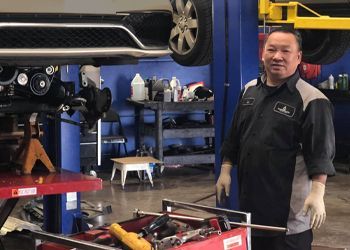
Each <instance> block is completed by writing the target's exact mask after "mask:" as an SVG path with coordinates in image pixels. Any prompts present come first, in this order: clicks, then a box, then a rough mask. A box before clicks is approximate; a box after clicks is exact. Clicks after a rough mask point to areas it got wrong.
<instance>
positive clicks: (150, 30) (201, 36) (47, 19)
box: [0, 0, 211, 66]
mask: <svg viewBox="0 0 350 250" xmlns="http://www.w3.org/2000/svg"><path fill="white" fill-rule="evenodd" d="M0 27H1V28H0V37H1V39H0V64H1V65H24V66H28V65H31V66H33V65H48V64H55V65H58V64H73V63H74V64H93V65H96V64H97V65H101V64H119V63H133V62H135V61H136V60H137V59H139V58H143V57H148V58H149V57H160V56H164V55H169V54H172V56H173V58H174V60H175V61H177V62H178V63H179V64H182V65H187V66H191V65H204V64H208V63H209V62H210V60H211V1H209V0H201V1H199V0H173V1H169V0H143V1H140V0H98V1H97V0H30V1H28V0H2V1H1V8H0ZM169 46H170V49H169Z"/></svg>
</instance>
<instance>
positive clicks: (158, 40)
mask: <svg viewBox="0 0 350 250" xmlns="http://www.w3.org/2000/svg"><path fill="white" fill-rule="evenodd" d="M123 23H124V24H126V25H127V26H130V27H132V29H133V31H134V32H135V34H136V36H137V37H139V38H140V40H141V41H142V43H143V44H145V45H148V46H150V45H158V46H164V45H167V44H168V42H169V36H170V30H171V28H172V16H171V15H170V14H166V13H153V14H152V15H150V14H133V15H130V16H127V17H125V19H124V20H123Z"/></svg>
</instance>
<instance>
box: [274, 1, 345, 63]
mask: <svg viewBox="0 0 350 250" xmlns="http://www.w3.org/2000/svg"><path fill="white" fill-rule="evenodd" d="M272 2H275V3H287V2H290V1H288V0H274V1H272ZM295 2H299V3H301V4H304V5H305V6H307V7H308V8H310V9H311V10H313V11H316V12H317V13H319V14H321V15H325V16H330V17H349V23H350V1H349V0H296V1H295ZM298 14H300V15H301V16H313V13H311V12H309V11H307V10H305V9H303V8H300V13H298ZM349 28H350V25H349ZM299 31H300V33H301V36H302V39H303V61H305V62H309V63H314V64H330V63H334V62H336V61H337V60H338V59H340V58H341V57H342V56H343V55H344V54H345V53H346V52H347V50H348V48H349V47H350V30H327V29H307V30H299Z"/></svg>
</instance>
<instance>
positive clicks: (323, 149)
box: [222, 72, 335, 234]
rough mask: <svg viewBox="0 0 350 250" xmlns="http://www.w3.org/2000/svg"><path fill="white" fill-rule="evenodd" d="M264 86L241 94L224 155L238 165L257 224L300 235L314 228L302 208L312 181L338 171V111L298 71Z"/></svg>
mask: <svg viewBox="0 0 350 250" xmlns="http://www.w3.org/2000/svg"><path fill="white" fill-rule="evenodd" d="M264 82H265V77H264V76H262V77H261V78H258V79H256V80H253V81H251V82H249V83H248V84H247V85H246V86H245V88H244V90H243V91H242V93H241V95H240V99H239V103H238V106H237V108H236V111H235V114H234V118H233V122H232V126H231V129H230V132H229V134H228V136H227V137H226V139H225V141H224V143H223V146H222V156H223V157H226V158H228V159H230V160H231V161H232V163H233V164H235V165H237V166H238V186H239V202H240V209H241V210H242V211H245V212H251V213H252V223H256V224H263V225H271V226H282V227H287V226H288V227H289V229H290V233H291V234H294V233H300V232H302V231H305V230H308V229H309V217H303V216H302V215H301V210H302V207H303V204H304V201H305V198H306V197H307V195H308V193H309V192H310V184H311V182H310V177H311V176H313V175H318V174H327V175H333V174H334V173H335V171H334V167H333V164H332V160H333V157H334V154H335V143H334V127H333V120H332V116H333V107H332V104H331V103H330V102H329V100H328V99H327V98H326V97H325V96H324V95H323V94H322V93H321V92H320V91H319V90H317V89H316V88H314V87H313V86H311V85H309V84H308V83H306V82H305V81H303V80H302V79H300V77H299V74H298V73H297V72H296V73H295V74H294V75H292V76H291V77H290V78H289V79H288V80H287V82H286V83H284V84H282V85H281V86H280V87H278V88H270V87H268V86H264V84H265V83H264ZM258 234H259V233H258ZM262 234H264V233H262Z"/></svg>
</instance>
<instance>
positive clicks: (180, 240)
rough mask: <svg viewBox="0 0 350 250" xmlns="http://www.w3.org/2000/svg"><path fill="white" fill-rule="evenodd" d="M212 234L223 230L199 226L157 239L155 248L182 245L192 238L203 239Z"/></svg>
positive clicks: (160, 249)
mask: <svg viewBox="0 0 350 250" xmlns="http://www.w3.org/2000/svg"><path fill="white" fill-rule="evenodd" d="M211 234H218V235H220V234H221V231H218V230H216V229H215V228H213V227H210V228H199V229H196V230H191V231H187V232H184V233H182V234H177V235H173V236H169V237H165V238H163V239H161V240H157V241H155V242H154V243H155V246H156V247H155V248H156V249H159V250H162V249H168V248H171V247H175V246H181V245H182V244H184V243H186V242H188V241H191V240H201V239H204V238H205V237H208V236H209V235H211Z"/></svg>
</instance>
